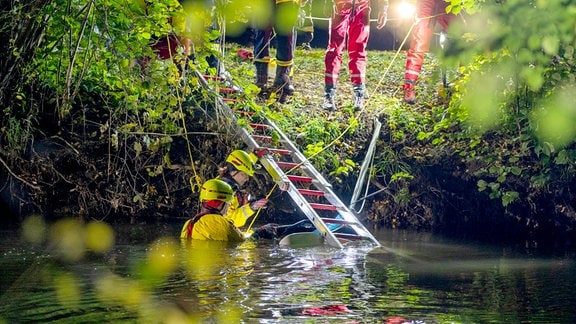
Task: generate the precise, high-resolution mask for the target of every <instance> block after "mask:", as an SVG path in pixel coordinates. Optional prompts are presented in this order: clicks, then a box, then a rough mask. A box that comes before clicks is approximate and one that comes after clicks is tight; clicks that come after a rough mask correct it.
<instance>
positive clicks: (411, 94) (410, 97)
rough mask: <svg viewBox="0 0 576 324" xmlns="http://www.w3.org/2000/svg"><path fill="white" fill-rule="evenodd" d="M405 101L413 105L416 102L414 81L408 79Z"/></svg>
mask: <svg viewBox="0 0 576 324" xmlns="http://www.w3.org/2000/svg"><path fill="white" fill-rule="evenodd" d="M403 88H404V102H405V103H407V104H409V105H413V104H415V103H416V91H415V90H416V89H415V87H414V82H411V81H408V80H406V83H404V87H403Z"/></svg>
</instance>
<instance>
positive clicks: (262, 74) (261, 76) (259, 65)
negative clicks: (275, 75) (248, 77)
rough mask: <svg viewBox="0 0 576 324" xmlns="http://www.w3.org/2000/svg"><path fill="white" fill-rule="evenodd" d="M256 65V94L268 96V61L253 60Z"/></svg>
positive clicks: (263, 96) (262, 96)
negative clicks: (258, 90) (258, 91)
mask: <svg viewBox="0 0 576 324" xmlns="http://www.w3.org/2000/svg"><path fill="white" fill-rule="evenodd" d="M254 65H256V83H255V84H256V86H257V87H258V88H260V93H258V96H259V97H261V98H268V96H269V92H268V63H266V62H255V63H254Z"/></svg>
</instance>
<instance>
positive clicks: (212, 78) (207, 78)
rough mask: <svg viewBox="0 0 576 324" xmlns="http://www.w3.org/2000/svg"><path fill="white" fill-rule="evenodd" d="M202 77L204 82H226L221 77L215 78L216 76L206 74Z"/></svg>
mask: <svg viewBox="0 0 576 324" xmlns="http://www.w3.org/2000/svg"><path fill="white" fill-rule="evenodd" d="M203 77H204V79H206V80H218V81H224V80H226V79H224V78H223V77H221V76H216V75H208V74H205V75H204V76H203Z"/></svg>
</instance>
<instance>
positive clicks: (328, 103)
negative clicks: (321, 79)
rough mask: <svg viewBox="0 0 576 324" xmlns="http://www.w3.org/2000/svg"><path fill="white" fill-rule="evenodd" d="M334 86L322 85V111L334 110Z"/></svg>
mask: <svg viewBox="0 0 576 324" xmlns="http://www.w3.org/2000/svg"><path fill="white" fill-rule="evenodd" d="M335 97H336V86H335V85H333V84H326V85H324V103H322V109H324V110H327V111H334V110H336V103H335Z"/></svg>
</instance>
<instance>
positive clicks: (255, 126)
mask: <svg viewBox="0 0 576 324" xmlns="http://www.w3.org/2000/svg"><path fill="white" fill-rule="evenodd" d="M250 127H252V128H254V129H268V128H269V127H270V126H268V125H266V124H256V123H250Z"/></svg>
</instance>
